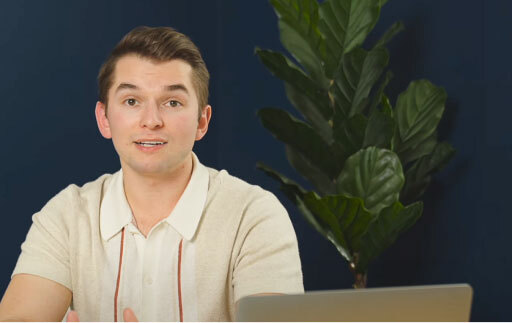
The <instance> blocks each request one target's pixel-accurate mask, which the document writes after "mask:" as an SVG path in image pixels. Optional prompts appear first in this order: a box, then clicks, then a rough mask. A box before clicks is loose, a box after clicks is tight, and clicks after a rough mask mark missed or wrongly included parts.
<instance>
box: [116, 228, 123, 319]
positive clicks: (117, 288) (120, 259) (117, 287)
mask: <svg viewBox="0 0 512 323" xmlns="http://www.w3.org/2000/svg"><path fill="white" fill-rule="evenodd" d="M123 248H124V228H123V231H121V248H120V249H121V251H120V255H119V269H118V270H117V283H116V293H115V296H114V322H117V296H118V295H119V285H120V284H119V283H120V282H121V266H122V265H123Z"/></svg>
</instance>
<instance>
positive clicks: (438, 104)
mask: <svg viewBox="0 0 512 323" xmlns="http://www.w3.org/2000/svg"><path fill="white" fill-rule="evenodd" d="M445 101H446V92H445V91H444V89H443V88H441V87H436V86H435V85H433V84H432V83H430V82H429V81H428V80H419V81H413V82H411V84H410V85H409V87H408V88H407V90H406V91H405V92H403V93H401V94H400V95H399V96H398V100H397V103H396V109H395V116H396V117H395V119H396V121H397V124H398V130H399V134H400V138H399V142H398V145H397V147H396V151H397V153H398V155H399V156H400V158H401V159H402V160H404V164H405V163H407V162H408V161H411V160H413V158H412V157H411V156H413V157H414V158H419V157H421V156H422V155H425V154H428V153H430V152H431V151H432V149H433V148H434V144H433V142H434V139H433V136H435V132H436V128H437V125H438V124H439V120H440V119H441V117H442V115H443V111H444V103H445ZM429 149H430V151H429ZM415 150H421V151H419V152H416V151H415ZM406 155H408V156H406Z"/></svg>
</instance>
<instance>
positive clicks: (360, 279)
mask: <svg viewBox="0 0 512 323" xmlns="http://www.w3.org/2000/svg"><path fill="white" fill-rule="evenodd" d="M354 276H355V281H354V285H353V287H354V288H356V289H357V288H366V282H367V278H368V275H367V273H354Z"/></svg>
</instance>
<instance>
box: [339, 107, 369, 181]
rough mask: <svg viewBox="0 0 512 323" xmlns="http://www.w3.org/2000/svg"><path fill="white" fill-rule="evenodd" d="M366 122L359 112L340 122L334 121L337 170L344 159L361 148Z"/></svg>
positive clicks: (341, 165)
mask: <svg viewBox="0 0 512 323" xmlns="http://www.w3.org/2000/svg"><path fill="white" fill-rule="evenodd" d="M367 122H368V121H367V119H366V117H365V116H364V115H362V114H360V113H359V114H356V115H354V116H352V117H350V118H348V119H345V120H344V121H343V122H341V123H339V122H336V123H335V128H334V133H333V136H334V139H335V141H334V144H333V145H334V147H336V149H337V151H338V157H337V160H339V161H341V162H340V163H339V171H341V169H342V168H343V163H344V162H345V160H346V159H347V158H348V157H350V156H351V155H353V154H354V153H355V152H357V151H358V150H359V149H361V148H362V146H363V141H364V136H365V131H366V124H367ZM338 124H339V126H338Z"/></svg>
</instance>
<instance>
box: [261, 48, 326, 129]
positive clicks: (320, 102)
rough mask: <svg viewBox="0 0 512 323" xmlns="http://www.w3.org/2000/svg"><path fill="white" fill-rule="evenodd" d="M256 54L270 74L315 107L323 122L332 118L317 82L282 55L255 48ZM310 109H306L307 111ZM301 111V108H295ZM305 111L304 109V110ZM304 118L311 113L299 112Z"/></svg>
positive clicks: (323, 91)
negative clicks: (307, 99)
mask: <svg viewBox="0 0 512 323" xmlns="http://www.w3.org/2000/svg"><path fill="white" fill-rule="evenodd" d="M256 54H257V55H258V57H259V58H260V60H261V62H262V63H263V64H264V65H265V66H266V67H267V68H268V69H269V70H270V72H271V73H272V74H273V75H274V76H276V77H277V78H279V79H281V80H283V81H285V82H286V83H288V84H289V85H290V86H293V87H294V88H295V89H296V90H297V91H299V92H301V93H303V94H304V95H305V96H307V97H308V98H309V99H310V100H311V102H313V103H314V104H315V105H314V107H315V108H316V109H318V113H320V114H321V115H322V116H323V117H324V119H325V120H329V119H330V118H331V116H332V109H330V108H329V106H330V105H329V98H328V96H327V94H326V91H325V89H323V88H322V87H321V86H320V85H319V84H318V83H317V82H315V81H313V80H312V79H310V78H309V77H308V76H307V75H306V74H304V72H302V70H300V69H299V67H297V66H296V65H295V64H293V63H292V62H290V60H289V59H287V58H286V57H285V56H283V54H281V53H278V52H274V51H270V50H262V49H259V48H256ZM309 108H310V107H308V109H309ZM297 109H299V110H300V109H301V107H300V106H299V107H297ZM304 109H306V107H305V108H304ZM301 112H302V113H303V114H304V115H305V116H310V115H312V114H314V113H315V112H313V111H301Z"/></svg>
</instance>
